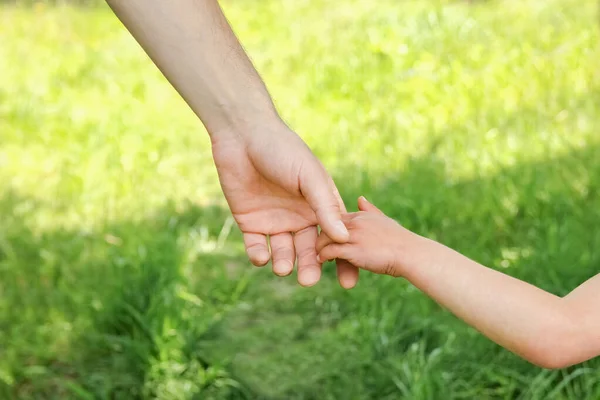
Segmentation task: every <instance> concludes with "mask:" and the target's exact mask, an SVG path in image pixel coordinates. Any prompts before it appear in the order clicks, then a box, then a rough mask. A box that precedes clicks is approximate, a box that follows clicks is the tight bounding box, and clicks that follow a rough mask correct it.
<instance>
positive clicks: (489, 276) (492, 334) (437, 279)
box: [405, 242, 584, 368]
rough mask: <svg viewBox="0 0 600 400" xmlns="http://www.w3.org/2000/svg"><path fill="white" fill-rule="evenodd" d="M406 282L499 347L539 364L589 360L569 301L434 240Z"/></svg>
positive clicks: (410, 270)
mask: <svg viewBox="0 0 600 400" xmlns="http://www.w3.org/2000/svg"><path fill="white" fill-rule="evenodd" d="M427 250H428V251H427V253H428V255H427V256H424V257H423V259H422V260H420V261H419V265H418V266H415V267H414V268H409V269H408V271H407V273H406V275H405V276H406V278H407V279H408V280H409V281H410V282H411V283H412V284H414V285H415V286H416V287H418V288H419V289H421V290H422V291H423V292H425V293H426V294H427V295H429V296H430V297H432V298H433V299H434V300H436V301H437V302H438V303H439V304H440V305H442V306H444V307H445V308H447V309H449V310H450V311H452V312H453V313H454V314H455V315H457V316H458V317H459V318H461V319H462V320H464V321H465V322H467V323H468V324H469V325H471V326H473V327H474V328H476V329H477V330H479V331H480V332H482V333H483V334H485V335H486V336H488V337H489V338H490V339H492V340H494V341H495V342H496V343H498V344H500V345H502V346H503V347H506V348H508V349H509V350H511V351H513V352H515V353H517V354H519V355H520V356H522V357H524V358H526V359H527V360H529V361H531V362H533V363H536V364H538V365H541V366H544V367H549V368H555V367H561V366H565V365H568V364H570V363H572V362H577V361H583V359H581V358H582V357H584V355H583V354H581V352H580V350H579V345H580V344H581V340H580V339H581V338H580V337H579V336H581V335H579V333H578V332H579V328H580V327H579V326H577V323H575V319H576V316H574V315H571V313H570V309H569V308H568V305H567V304H566V303H565V302H564V300H563V299H561V298H560V297H557V296H555V295H552V294H550V293H548V292H545V291H543V290H541V289H539V288H536V287H535V286H532V285H530V284H528V283H525V282H523V281H520V280H518V279H515V278H513V277H511V276H508V275H506V274H502V273H500V272H499V271H495V270H493V269H490V268H486V267H484V266H482V265H480V264H477V263H476V262H474V261H472V260H469V259H468V258H466V257H464V256H462V255H461V254H459V253H457V252H455V251H453V250H451V249H449V248H447V247H445V246H442V245H440V244H438V243H435V242H430V245H428V249H427Z"/></svg>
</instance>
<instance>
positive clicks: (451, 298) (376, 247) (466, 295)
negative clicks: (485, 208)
mask: <svg viewBox="0 0 600 400" xmlns="http://www.w3.org/2000/svg"><path fill="white" fill-rule="evenodd" d="M359 208H360V209H361V211H362V212H360V213H353V214H347V215H345V216H344V217H343V219H344V223H345V224H346V226H347V228H348V230H349V232H350V240H349V242H348V243H345V244H337V243H333V242H332V241H331V240H330V239H329V238H327V237H326V236H321V237H319V240H318V242H317V251H318V253H319V259H320V260H331V259H334V258H342V259H346V260H348V261H350V262H351V263H352V264H354V265H356V266H358V267H361V268H364V269H367V270H369V271H372V272H375V273H381V274H388V275H392V276H401V277H404V278H406V279H407V280H408V281H410V282H411V283H412V284H413V285H415V286H416V287H417V288H419V289H420V290H421V291H423V292H424V293H426V294H427V295H428V296H430V297H431V298H432V299H434V300H435V301H436V302H438V303H439V304H440V305H441V306H443V307H445V308H447V309H448V310H450V311H451V312H452V313H454V314H455V315H456V316H458V317H459V318H461V319H462V320H464V321H465V322H467V323H468V324H469V325H471V326H473V327H474V328H475V329H477V330H478V331H480V332H481V333H483V334H484V335H486V336H487V337H489V338H490V339H492V340H493V341H495V342H496V343H498V344H500V345H501V346H503V347H505V348H507V349H509V350H510V351H512V352H514V353H516V354H518V355H519V356H521V357H523V358H525V359H526V360H528V361H530V362H532V363H534V364H536V365H538V366H541V367H543V368H550V369H555V368H564V367H567V366H570V365H573V364H577V363H580V362H583V361H586V360H588V359H590V358H593V357H596V356H598V355H600V275H597V276H596V277H594V278H592V279H590V280H589V281H587V282H586V283H584V284H583V285H581V286H580V287H578V288H577V289H575V290H574V291H573V292H571V293H570V294H569V295H567V296H565V297H564V298H561V297H558V296H555V295H553V294H550V293H548V292H546V291H543V290H541V289H539V288H537V287H535V286H532V285H530V284H528V283H526V282H523V281H520V280H518V279H515V278H513V277H511V276H509V275H506V274H503V273H501V272H499V271H496V270H494V269H491V268H487V267H484V266H483V265H480V264H478V263H476V262H475V261H472V260H470V259H468V258H467V257H465V256H463V255H461V254H459V253H458V252H456V251H454V250H452V249H450V248H448V247H446V246H444V245H442V244H440V243H437V242H434V241H432V240H429V239H426V238H423V237H421V236H419V235H417V234H415V233H413V232H410V231H409V230H407V229H405V228H403V227H402V226H400V225H398V224H397V223H396V222H395V221H393V220H392V219H390V218H388V217H386V216H385V215H383V213H382V212H381V211H379V210H378V209H377V208H376V207H375V206H373V205H372V204H370V203H368V202H367V201H366V199H364V198H360V199H359Z"/></svg>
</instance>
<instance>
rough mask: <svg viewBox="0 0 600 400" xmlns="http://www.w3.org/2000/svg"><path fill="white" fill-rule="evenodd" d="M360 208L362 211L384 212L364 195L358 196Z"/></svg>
mask: <svg viewBox="0 0 600 400" xmlns="http://www.w3.org/2000/svg"><path fill="white" fill-rule="evenodd" d="M358 209H359V210H360V211H365V212H374V213H378V214H383V211H381V210H380V209H379V208H377V207H375V206H374V205H373V204H371V203H370V202H369V200H367V199H366V198H365V197H364V196H360V197H359V198H358Z"/></svg>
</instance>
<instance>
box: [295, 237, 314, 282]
mask: <svg viewBox="0 0 600 400" xmlns="http://www.w3.org/2000/svg"><path fill="white" fill-rule="evenodd" d="M316 241H317V227H316V226H309V227H308V228H305V229H303V230H301V231H299V232H297V233H296V234H295V235H294V245H295V246H296V254H298V282H299V283H300V285H302V286H313V285H314V284H316V283H317V282H319V279H321V264H319V263H318V262H317V252H316V250H315V243H316Z"/></svg>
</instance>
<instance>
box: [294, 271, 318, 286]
mask: <svg viewBox="0 0 600 400" xmlns="http://www.w3.org/2000/svg"><path fill="white" fill-rule="evenodd" d="M319 279H321V271H320V270H319V269H314V270H308V271H304V273H303V274H302V276H299V279H298V280H299V282H300V284H301V285H302V286H304V287H310V286H314V285H316V284H317V283H318V282H319Z"/></svg>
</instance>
